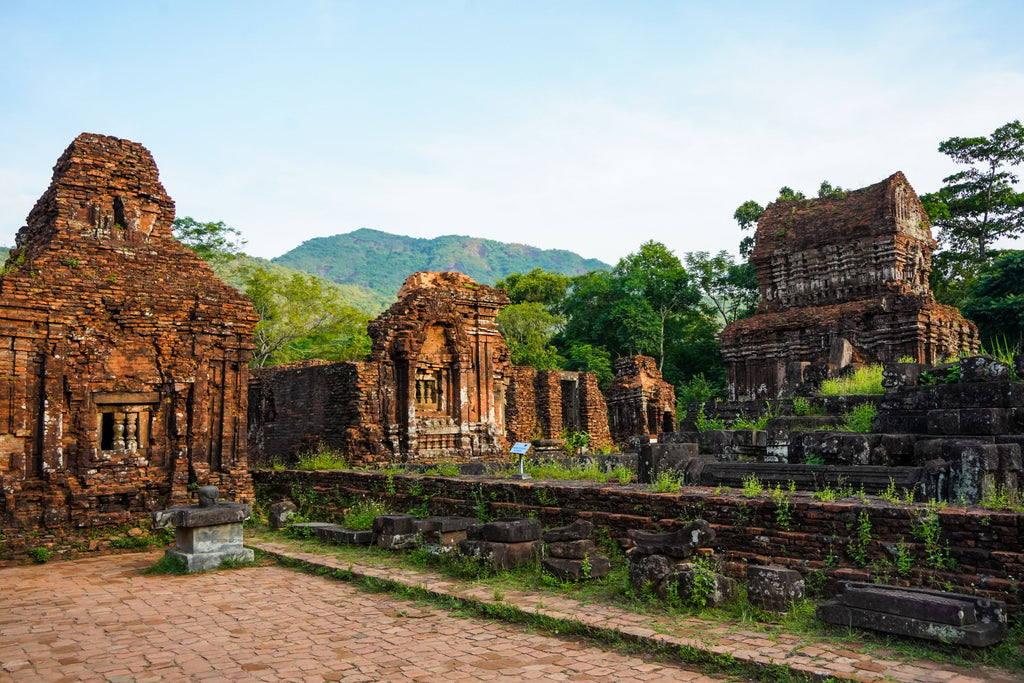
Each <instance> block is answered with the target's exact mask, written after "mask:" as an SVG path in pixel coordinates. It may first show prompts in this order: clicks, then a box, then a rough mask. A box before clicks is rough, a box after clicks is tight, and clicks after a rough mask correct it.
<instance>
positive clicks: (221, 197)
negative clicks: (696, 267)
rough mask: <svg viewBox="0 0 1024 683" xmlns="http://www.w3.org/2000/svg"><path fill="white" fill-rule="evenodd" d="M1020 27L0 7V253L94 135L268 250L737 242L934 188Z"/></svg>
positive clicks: (436, 8) (1005, 76)
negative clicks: (786, 191)
mask: <svg viewBox="0 0 1024 683" xmlns="http://www.w3.org/2000/svg"><path fill="white" fill-rule="evenodd" d="M1022 32H1024V3H1022V2H1020V1H1019V0H1013V1H1006V2H993V1H988V2H941V1H939V2H898V1H890V2H857V3H834V2H786V3H762V2H717V3H709V2H653V1H652V2H596V1H579V2H569V1H565V2H558V1H551V0H548V1H544V2H541V1H539V0H538V1H526V0H519V1H517V2H500V1H497V0H490V1H487V2H483V1H481V2H470V1H468V0H463V1H454V0H453V1H443V0H430V1H426V0H424V1H421V2H387V1H380V0H378V1H371V0H366V1H365V2H328V1H320V2H302V1H301V0H294V1H292V2H253V1H247V2H186V1H182V0H178V1H174V2H155V1H142V0H134V1H132V2H102V1H97V2H78V1H75V2H71V1H67V2H56V1H51V2H45V1H42V0H35V1H30V2H21V1H18V0H0V131H3V134H2V135H0V243H2V244H10V243H13V239H14V233H15V232H16V231H17V229H18V228H19V227H20V226H21V225H23V223H24V219H25V216H27V214H28V212H29V210H30V209H31V207H32V205H33V203H34V202H35V200H36V199H37V198H38V197H39V195H40V194H42V192H43V191H44V190H45V189H46V186H47V185H48V183H49V180H50V173H51V168H52V166H53V163H54V162H55V161H56V159H57V157H58V156H59V155H60V153H61V152H62V151H63V149H64V148H65V147H66V146H67V145H68V143H70V142H71V140H72V139H73V138H74V137H75V135H77V134H78V133H80V132H83V131H89V132H95V133H103V134H108V135H117V136H120V137H126V138H129V139H132V140H135V141H137V142H140V143H142V144H143V145H145V146H146V147H148V148H149V149H150V151H151V152H152V153H153V155H154V156H155V158H156V161H157V165H158V166H159V167H160V171H161V179H162V181H163V183H164V186H165V187H166V188H167V191H168V192H169V193H170V195H171V196H172V197H173V198H174V199H175V201H176V202H177V207H178V215H179V216H183V215H191V216H193V217H195V218H197V219H200V220H224V221H226V222H227V223H229V224H230V225H233V226H235V227H236V228H238V229H239V230H241V231H242V233H243V235H244V236H245V237H246V238H247V239H248V242H249V244H248V251H249V252H251V253H253V254H256V255H260V256H267V257H272V256H276V255H279V254H281V253H283V252H285V251H287V250H289V249H291V248H292V247H294V246H296V245H298V244H299V243H300V242H301V241H303V240H304V239H309V238H311V237H317V236H325V235H332V234H337V233H343V232H349V231H351V230H355V229H357V228H361V227H369V228H375V229H379V230H386V231H389V232H395V233H400V234H407V235H413V236H417V237H433V236H437V235H442V234H463V235H473V236H479V237H488V238H492V239H500V240H505V241H517V242H525V243H528V244H532V245H535V246H539V247H544V248H564V249H572V250H574V251H577V252H579V253H581V254H583V255H584V256H587V257H595V258H601V259H603V260H605V261H609V262H614V261H616V260H617V259H618V258H620V257H622V256H624V255H626V254H627V253H629V252H631V251H634V250H635V249H636V248H637V247H638V246H639V245H640V244H641V243H642V242H644V241H645V240H648V239H656V240H660V241H662V242H665V243H666V244H667V245H668V246H669V247H670V248H672V249H673V250H675V251H676V252H677V253H678V254H680V255H682V253H683V252H686V251H694V250H698V249H701V250H711V251H716V250H718V249H729V250H732V251H735V249H736V245H737V243H738V241H739V239H740V237H741V235H740V233H739V230H738V228H737V227H736V225H735V223H734V222H733V220H732V212H733V210H734V209H735V208H736V206H737V205H739V204H740V203H741V202H743V201H744V200H746V199H751V198H753V199H757V200H758V201H760V202H761V203H767V202H768V201H770V200H771V199H772V198H773V197H774V196H775V193H776V191H777V190H778V188H779V187H780V186H781V185H791V186H793V187H795V188H797V189H801V190H803V191H805V192H807V193H808V194H813V193H814V192H815V191H816V189H817V186H818V184H819V183H820V181H821V180H822V179H823V178H827V179H829V180H830V181H831V182H832V183H834V184H839V185H842V186H844V187H861V186H864V185H867V184H870V183H873V182H876V181H878V180H881V179H882V178H885V177H886V176H888V175H889V174H891V173H892V172H894V171H896V170H902V171H904V173H906V174H907V177H908V178H909V179H910V182H911V183H912V184H913V185H914V186H915V188H916V189H917V190H918V192H922V193H923V192H928V191H931V190H934V189H936V188H937V187H938V185H939V184H940V182H941V179H942V177H943V176H945V175H948V174H949V173H951V172H952V171H953V170H954V167H953V166H952V165H950V163H949V162H948V160H947V159H946V158H945V157H943V156H942V155H940V154H939V153H938V152H937V151H936V148H937V146H938V143H939V141H941V140H943V139H945V138H947V137H950V136H952V135H964V136H967V135H987V134H988V133H990V132H991V131H992V130H993V129H995V128H996V127H998V126H1000V125H1002V124H1003V123H1006V122H1007V121H1010V120H1013V119H1016V118H1024V41H1022V40H1021V38H1020V36H1021V35H1022ZM1015 246H1019V245H1015Z"/></svg>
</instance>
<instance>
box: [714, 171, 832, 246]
mask: <svg viewBox="0 0 1024 683" xmlns="http://www.w3.org/2000/svg"><path fill="white" fill-rule="evenodd" d="M826 188H827V190H828V191H829V192H831V191H833V190H838V191H839V192H842V190H841V189H840V188H838V187H836V188H833V187H832V185H831V184H829V182H828V181H827V180H823V181H822V182H821V190H819V194H818V196H819V197H821V196H824V195H822V194H820V192H821V191H824V190H826ZM798 199H807V197H806V196H804V193H803V192H797V191H796V190H794V189H793V188H791V187H789V186H788V185H783V186H782V187H780V188H779V196H778V197H776V198H775V201H777V202H790V201H795V200H798ZM763 213H764V207H763V206H761V205H760V204H758V203H757V202H755V201H754V200H753V199H748V200H747V201H745V202H743V203H742V204H740V205H739V207H737V209H736V211H734V212H733V214H732V217H733V218H734V219H736V222H737V223H739V224H740V230H750V229H755V230H756V229H757V221H758V220H760V219H761V214H763ZM752 253H754V236H753V235H748V236H746V237H744V238H743V239H742V240H741V241H740V256H742V257H743V258H750V255H751V254H752Z"/></svg>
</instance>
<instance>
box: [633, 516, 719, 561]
mask: <svg viewBox="0 0 1024 683" xmlns="http://www.w3.org/2000/svg"><path fill="white" fill-rule="evenodd" d="M626 534H627V535H628V536H629V540H631V541H632V542H633V550H632V552H634V553H637V554H639V555H665V556H667V557H671V558H674V559H677V560H685V559H687V558H689V557H691V556H692V555H693V553H694V552H695V551H696V550H697V548H700V547H703V546H707V545H710V544H711V543H712V542H713V541H714V540H715V532H714V531H712V529H711V526H710V525H709V524H708V523H707V522H706V521H704V520H703V519H697V520H694V521H693V522H690V523H689V524H687V525H686V526H685V527H684V528H682V529H680V530H679V531H673V532H671V533H667V534H658V533H651V532H648V531H640V530H638V529H630V530H628V531H627V532H626Z"/></svg>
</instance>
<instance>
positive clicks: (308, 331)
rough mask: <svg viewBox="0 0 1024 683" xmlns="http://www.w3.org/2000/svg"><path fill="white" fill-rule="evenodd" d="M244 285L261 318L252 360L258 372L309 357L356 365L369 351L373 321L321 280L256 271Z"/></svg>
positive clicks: (252, 270)
mask: <svg viewBox="0 0 1024 683" xmlns="http://www.w3.org/2000/svg"><path fill="white" fill-rule="evenodd" d="M242 282H243V291H244V293H245V295H246V296H248V297H249V299H250V300H252V303H253V307H255V309H256V312H257V313H258V314H259V316H260V321H259V322H258V323H257V324H256V331H255V338H254V349H253V360H252V363H253V365H255V366H256V367H262V366H264V365H270V364H275V363H287V362H291V361H296V360H305V359H309V358H322V359H323V360H331V361H342V360H356V359H358V358H361V357H363V356H364V355H365V354H366V353H367V352H368V351H369V348H370V340H369V337H368V336H367V334H366V323H367V321H368V320H369V316H368V315H366V314H365V313H363V312H362V311H359V310H358V309H356V308H353V307H352V306H348V305H347V304H345V302H344V301H343V300H342V299H341V297H340V296H339V294H338V293H337V291H335V290H334V288H333V287H332V286H331V284H330V283H328V282H326V281H324V280H322V279H320V278H319V277H317V276H315V275H305V274H302V273H293V274H291V275H290V276H288V275H281V274H278V273H272V272H270V271H268V270H266V269H264V268H259V267H253V268H248V269H246V271H245V273H244V274H243V276H242Z"/></svg>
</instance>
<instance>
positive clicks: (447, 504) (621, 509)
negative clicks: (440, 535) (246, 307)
mask: <svg viewBox="0 0 1024 683" xmlns="http://www.w3.org/2000/svg"><path fill="white" fill-rule="evenodd" d="M253 480H254V483H255V487H256V495H257V500H258V501H259V502H263V503H265V502H267V501H270V500H279V499H281V498H291V499H292V500H294V501H295V502H296V503H300V504H302V503H307V504H312V505H314V506H316V507H317V508H318V510H319V511H320V513H321V514H322V515H323V516H325V517H327V516H332V515H340V514H341V511H342V509H343V508H344V507H346V506H347V505H349V504H350V502H351V500H352V499H353V497H358V496H366V495H370V496H375V497H381V498H387V499H389V500H390V502H391V506H392V508H393V509H394V510H396V511H405V510H409V509H412V508H420V509H425V510H428V511H429V512H430V513H431V514H452V515H468V516H475V515H477V513H478V511H479V510H480V509H483V510H484V511H485V512H486V513H487V514H490V515H492V516H494V517H523V516H535V517H537V518H538V519H540V520H541V521H542V522H543V523H544V524H545V525H550V526H555V525H561V524H568V523H570V522H572V521H573V520H575V519H577V518H580V517H582V518H585V519H588V520H590V521H592V522H593V523H594V524H595V525H596V526H597V527H598V528H604V529H607V530H608V532H609V533H610V534H611V535H612V536H613V537H616V538H624V537H625V536H626V530H627V529H646V530H650V531H655V530H662V531H672V530H675V529H678V528H681V527H683V526H685V525H686V523H687V522H688V521H690V520H693V519H696V518H703V519H706V520H707V521H708V522H709V523H710V524H711V526H712V528H713V529H714V530H715V533H716V534H717V540H716V543H715V548H716V550H719V551H721V552H722V553H723V554H724V559H725V562H726V571H727V572H728V573H730V574H733V575H734V576H737V577H741V576H742V575H743V572H744V567H745V566H746V565H747V564H776V565H781V566H785V567H790V568H792V569H796V570H798V571H800V572H801V573H803V574H805V575H807V574H810V573H812V572H821V575H819V578H820V577H821V576H824V577H827V579H828V580H830V581H831V580H836V579H851V580H859V581H871V580H875V579H879V580H882V581H884V582H886V583H895V584H903V585H910V586H924V587H933V588H940V589H943V590H954V591H957V592H961V593H971V594H976V595H982V596H986V597H991V598H996V599H999V600H1005V601H1006V602H1007V603H1008V605H1010V608H1011V609H1012V610H1017V609H1019V607H1020V605H1021V595H1020V591H1021V579H1022V578H1024V515H1020V514H1013V513H1005V512H992V511H990V510H984V509H981V508H959V507H948V508H944V509H941V510H938V511H937V512H936V513H935V519H936V522H935V524H937V530H938V532H939V534H938V542H937V543H933V544H932V545H931V546H929V545H927V544H926V543H925V542H923V540H922V538H921V537H920V534H919V532H920V531H921V530H922V529H923V528H924V527H922V519H924V518H927V517H928V516H930V514H931V513H929V511H928V510H927V508H926V507H925V506H924V505H892V504H890V503H888V502H886V501H884V500H880V499H874V498H872V499H871V500H870V502H869V503H867V504H865V503H863V502H861V501H857V502H822V501H817V500H813V499H812V498H811V496H810V494H804V493H796V494H794V495H793V496H792V497H791V498H790V501H789V510H788V513H787V512H786V511H783V512H780V511H779V506H778V505H777V504H776V503H775V502H773V501H772V500H771V499H769V498H768V497H767V496H766V495H764V494H762V495H760V496H757V497H755V498H746V497H744V496H743V495H740V494H726V495H715V490H714V489H710V488H701V487H692V488H686V489H684V490H683V492H681V493H679V494H667V493H651V492H648V491H644V490H639V489H638V488H637V487H633V486H618V485H607V484H606V485H600V484H586V483H580V482H561V481H559V482H548V481H525V482H522V481H513V480H500V479H499V480H495V479H488V478H485V477H458V478H446V477H432V476H412V475H386V474H384V473H382V472H369V471H353V470H337V471H320V472H300V471H288V470H286V471H268V470H258V471H254V472H253ZM424 506H425V507H424ZM787 519H788V523H786V520H787ZM780 520H782V522H781V523H780ZM865 521H866V524H865V523H864V522H865ZM782 527H788V530H786V529H784V528H782ZM932 528H934V526H933V527H932ZM863 530H867V533H866V534H865V533H864V531H863ZM915 532H918V533H915ZM861 546H862V547H863V550H860V547H861ZM900 548H905V549H906V551H907V552H908V553H909V554H910V556H911V557H913V559H914V566H913V568H912V570H911V571H910V574H909V576H902V577H901V576H898V575H897V571H896V561H895V555H896V553H898V552H899V549H900ZM929 555H931V556H932V557H933V558H936V557H938V558H941V559H946V558H948V559H951V560H953V561H954V562H955V563H956V569H955V570H952V571H950V570H937V569H933V568H932V567H931V566H930V565H929ZM855 558H857V559H856V560H855ZM886 567H888V568H889V569H888V570H887V569H886Z"/></svg>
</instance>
